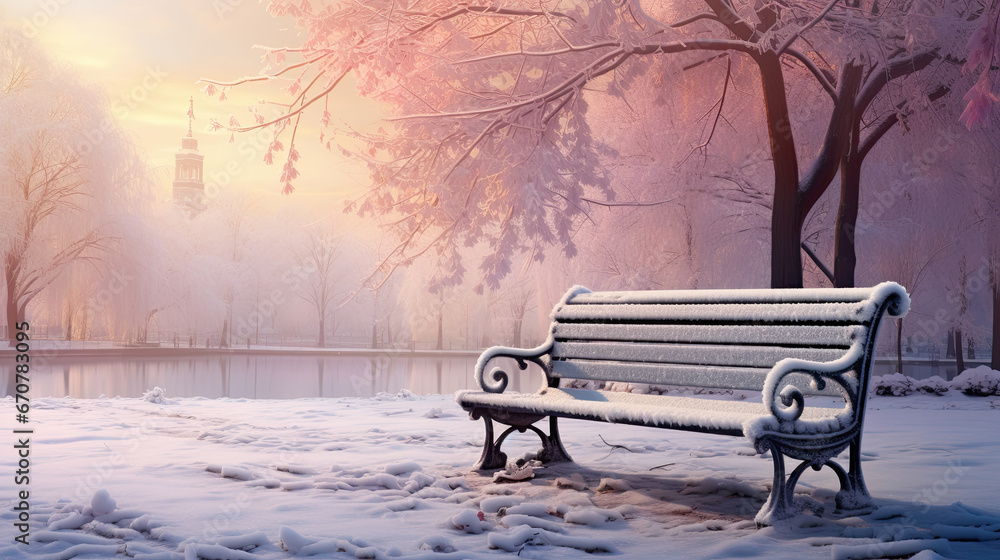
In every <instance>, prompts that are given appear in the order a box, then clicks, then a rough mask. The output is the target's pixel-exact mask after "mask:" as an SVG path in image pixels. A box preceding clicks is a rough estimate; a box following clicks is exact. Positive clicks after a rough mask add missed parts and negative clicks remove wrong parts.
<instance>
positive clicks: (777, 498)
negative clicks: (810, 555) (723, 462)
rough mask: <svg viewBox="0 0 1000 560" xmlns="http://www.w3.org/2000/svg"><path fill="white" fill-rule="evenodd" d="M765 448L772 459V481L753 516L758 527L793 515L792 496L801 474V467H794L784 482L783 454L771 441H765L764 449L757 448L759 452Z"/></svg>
mask: <svg viewBox="0 0 1000 560" xmlns="http://www.w3.org/2000/svg"><path fill="white" fill-rule="evenodd" d="M765 450H767V451H770V452H771V459H772V461H774V481H773V482H772V484H771V494H770V495H769V496H768V497H767V501H766V502H764V506H763V507H762V508H760V511H758V512H757V516H756V517H754V522H755V523H757V526H758V527H763V526H765V525H773V524H774V523H775V522H776V521H780V520H782V519H788V518H789V517H794V516H795V515H796V514H797V513H798V511H796V508H795V503H794V501H793V499H792V498H793V497H794V496H795V484H796V483H797V482H798V480H799V476H800V475H801V474H802V470H801V469H795V472H793V473H792V476H790V477H788V481H787V482H786V481H785V456H784V455H783V454H782V453H781V450H780V449H779V448H778V446H777V445H775V444H774V442H772V441H768V442H766V449H760V448H758V449H757V451H759V452H761V453H763V452H764V451H765Z"/></svg>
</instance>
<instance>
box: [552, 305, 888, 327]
mask: <svg viewBox="0 0 1000 560" xmlns="http://www.w3.org/2000/svg"><path fill="white" fill-rule="evenodd" d="M873 312H874V311H873V309H872V306H871V305H867V304H863V303H775V304H755V303H747V304H736V303H722V304H686V303H685V304H659V303H653V304H641V305H637V304H608V305H575V304H574V305H571V304H564V305H559V306H558V307H556V309H555V312H554V313H553V315H552V317H553V319H554V320H555V321H557V322H588V321H591V322H602V323H620V322H626V321H638V322H643V321H647V322H652V323H665V324H670V323H674V324H677V323H680V324H683V323H686V322H701V323H706V322H707V323H712V322H719V323H730V322H739V323H778V324H796V323H809V322H821V323H823V324H837V323H841V324H851V323H866V322H869V321H871V317H872V315H873Z"/></svg>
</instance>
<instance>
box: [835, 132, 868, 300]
mask: <svg viewBox="0 0 1000 560" xmlns="http://www.w3.org/2000/svg"><path fill="white" fill-rule="evenodd" d="M859 134H860V122H859V120H858V119H854V126H853V127H852V130H851V147H850V150H849V151H848V153H847V155H846V157H844V159H843V162H842V163H841V166H840V208H839V210H838V211H837V225H836V227H837V237H836V239H835V240H834V248H833V255H834V256H833V285H834V287H835V288H853V287H854V269H855V267H856V266H857V261H858V257H857V253H856V252H855V247H854V231H855V228H856V226H857V222H858V202H859V199H860V197H861V162H862V156H861V155H859V154H858V136H859Z"/></svg>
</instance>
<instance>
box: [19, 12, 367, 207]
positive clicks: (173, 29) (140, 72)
mask: <svg viewBox="0 0 1000 560" xmlns="http://www.w3.org/2000/svg"><path fill="white" fill-rule="evenodd" d="M266 5H267V2H258V1H257V0H142V1H135V0H4V1H3V4H2V5H0V18H3V19H6V20H7V21H8V23H11V24H13V25H14V27H15V28H16V29H19V30H21V31H22V32H23V33H25V34H26V35H28V36H32V37H35V38H36V39H37V40H38V41H40V42H41V44H42V45H43V47H44V48H45V49H46V50H47V51H48V52H49V54H50V56H52V57H53V58H54V59H56V60H60V61H64V62H66V63H68V64H70V65H72V66H73V67H75V68H76V69H77V71H78V72H79V73H80V74H81V76H82V78H83V80H84V81H85V82H91V83H98V84H100V85H102V86H103V87H104V88H106V90H107V92H108V95H109V97H110V99H111V102H112V108H113V112H114V113H115V116H116V117H118V118H119V120H120V121H121V123H122V125H123V126H124V127H125V128H126V129H127V130H130V131H132V132H134V133H135V135H136V136H137V139H138V141H139V143H140V144H141V145H142V146H143V148H144V149H145V150H146V152H147V154H148V156H149V158H150V160H151V161H152V162H153V163H154V164H155V165H157V166H158V168H159V169H160V171H161V173H160V175H161V176H162V180H161V181H160V183H162V192H161V195H162V196H169V192H170V182H171V180H172V179H173V169H174V163H173V160H174V153H175V152H176V151H177V149H179V147H180V139H181V137H182V136H184V135H185V134H186V133H187V128H188V121H187V116H186V114H187V110H188V99H189V98H190V97H192V96H193V97H194V103H195V116H196V117H197V120H196V121H195V123H194V135H195V137H196V138H198V140H199V148H200V150H201V152H202V153H203V154H204V155H205V170H204V173H205V180H206V182H209V181H212V180H215V181H216V182H218V183H224V182H230V184H231V185H233V186H238V187H240V188H246V189H264V190H267V191H269V192H278V191H280V188H281V185H280V184H279V182H278V177H279V175H280V167H281V163H283V161H284V159H283V154H282V158H281V159H280V160H279V157H275V165H272V166H266V165H265V164H264V163H263V162H262V161H261V160H262V158H263V149H262V147H261V146H262V144H263V142H264V138H263V137H261V138H254V137H252V136H249V135H244V136H242V137H241V136H239V135H237V137H236V138H235V142H233V143H230V142H229V133H226V132H222V131H220V132H215V133H211V132H208V131H207V129H206V127H207V125H208V122H209V118H210V117H214V118H216V119H218V120H219V121H221V122H223V123H226V122H228V121H229V115H231V114H232V115H235V116H236V118H237V119H239V120H240V122H241V123H243V124H249V123H250V122H251V119H250V117H249V115H248V113H247V112H246V107H247V106H248V105H250V104H253V103H255V100H256V99H258V98H261V97H267V98H269V99H276V100H279V101H284V97H283V96H284V92H283V91H281V90H279V89H278V87H273V88H270V89H267V90H265V89H261V88H259V87H257V88H236V89H233V90H230V92H228V93H227V96H228V100H227V101H224V102H222V101H219V100H218V96H217V95H216V97H214V98H209V97H207V96H206V95H205V94H204V93H203V92H201V91H200V89H201V86H199V85H196V83H195V82H196V81H197V80H198V79H199V78H203V77H207V78H213V79H220V80H231V79H234V78H239V77H243V76H247V75H256V74H258V73H260V72H261V70H262V69H263V68H264V62H263V61H262V59H261V54H262V53H261V51H260V50H257V49H254V46H255V45H266V46H286V45H298V44H299V43H300V42H301V37H302V36H301V34H300V31H299V30H298V29H296V27H295V22H294V20H292V19H291V18H274V17H272V16H270V15H268V14H267V12H266V9H265V8H266ZM283 86H284V84H281V86H280V87H283ZM331 113H333V114H334V117H335V119H336V118H340V117H344V116H347V118H350V119H351V121H350V122H351V124H352V125H355V126H364V125H366V124H370V123H371V122H373V121H374V120H375V119H376V118H377V117H376V116H377V112H376V110H375V108H374V105H373V104H371V103H367V102H360V101H358V100H357V99H356V98H355V97H354V96H353V90H351V89H349V88H345V89H344V90H343V91H342V92H341V93H339V94H338V98H337V99H336V100H335V102H334V103H332V104H331ZM265 114H267V111H266V110H265ZM312 123H316V120H315V119H314V120H313V121H311V122H310V126H309V127H308V128H306V129H304V130H303V129H300V131H299V136H298V141H299V145H298V146H299V151H300V152H301V153H302V161H301V162H300V166H299V167H300V172H301V173H302V175H303V177H301V178H300V179H299V180H298V181H297V182H296V189H297V191H296V192H297V193H298V194H299V195H301V196H303V197H307V198H308V196H307V195H309V194H312V193H315V194H319V193H321V192H322V193H325V194H334V195H338V197H343V196H348V195H349V194H350V193H351V192H356V191H357V190H358V189H359V187H360V186H362V185H363V184H364V182H365V180H366V179H365V176H364V173H363V171H362V170H360V168H358V167H356V166H355V165H353V164H349V163H345V161H344V159H343V158H342V157H341V156H340V155H339V154H337V153H331V152H329V151H327V150H326V149H324V148H321V147H320V146H319V134H318V132H319V131H318V128H314V127H313V124H312ZM315 127H318V124H316V125H315ZM329 134H330V133H329V132H328V133H327V135H328V136H329ZM287 144H288V142H287V138H286V139H285V145H286V146H287ZM293 196H294V195H293Z"/></svg>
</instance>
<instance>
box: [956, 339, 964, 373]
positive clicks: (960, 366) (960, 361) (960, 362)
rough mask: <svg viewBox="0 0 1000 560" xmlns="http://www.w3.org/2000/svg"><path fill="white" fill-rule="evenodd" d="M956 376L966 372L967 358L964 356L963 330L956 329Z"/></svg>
mask: <svg viewBox="0 0 1000 560" xmlns="http://www.w3.org/2000/svg"><path fill="white" fill-rule="evenodd" d="M955 349H956V352H955V375H961V373H962V372H963V371H965V356H964V355H963V354H962V329H955Z"/></svg>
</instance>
